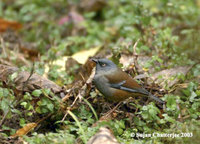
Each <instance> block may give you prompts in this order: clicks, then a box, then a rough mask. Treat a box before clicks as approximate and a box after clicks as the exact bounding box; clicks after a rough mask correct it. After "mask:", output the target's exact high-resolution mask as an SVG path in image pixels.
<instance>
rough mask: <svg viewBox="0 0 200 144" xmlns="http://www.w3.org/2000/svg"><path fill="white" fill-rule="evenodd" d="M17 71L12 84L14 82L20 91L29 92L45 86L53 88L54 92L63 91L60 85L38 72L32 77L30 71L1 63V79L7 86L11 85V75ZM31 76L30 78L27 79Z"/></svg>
mask: <svg viewBox="0 0 200 144" xmlns="http://www.w3.org/2000/svg"><path fill="white" fill-rule="evenodd" d="M15 72H16V73H17V75H16V78H14V81H13V82H12V84H13V83H14V85H15V89H16V90H18V91H23V90H24V91H27V92H32V91H33V90H35V89H44V88H48V89H51V90H52V92H53V93H59V92H61V91H62V89H61V87H60V86H58V85H57V84H55V83H54V82H52V81H50V80H48V79H46V78H44V77H42V76H40V75H38V74H33V75H32V76H31V77H30V73H29V72H26V71H22V72H20V71H19V69H18V68H16V67H10V66H6V65H2V64H0V81H2V82H3V83H4V84H5V85H6V86H9V76H10V75H12V74H13V73H15ZM29 77H30V79H29V80H28V81H27V79H28V78H29ZM25 83H26V85H25Z"/></svg>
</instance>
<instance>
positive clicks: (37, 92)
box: [32, 90, 42, 97]
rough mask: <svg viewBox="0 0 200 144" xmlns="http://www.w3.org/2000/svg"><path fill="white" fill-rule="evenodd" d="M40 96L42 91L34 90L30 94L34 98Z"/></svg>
mask: <svg viewBox="0 0 200 144" xmlns="http://www.w3.org/2000/svg"><path fill="white" fill-rule="evenodd" d="M41 94H42V91H41V90H34V91H33V92H32V95H34V96H36V97H39V96H40V95H41Z"/></svg>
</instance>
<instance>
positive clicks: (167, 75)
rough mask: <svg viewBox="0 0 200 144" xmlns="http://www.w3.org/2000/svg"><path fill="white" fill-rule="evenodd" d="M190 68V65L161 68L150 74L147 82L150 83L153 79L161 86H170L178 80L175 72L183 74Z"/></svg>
mask: <svg viewBox="0 0 200 144" xmlns="http://www.w3.org/2000/svg"><path fill="white" fill-rule="evenodd" d="M190 68H191V66H183V67H175V68H171V69H166V70H162V71H160V72H157V73H154V74H152V76H151V77H150V78H149V80H148V82H149V84H151V82H152V80H153V81H154V82H155V83H157V84H159V85H161V86H162V87H165V86H168V87H171V86H173V85H174V84H176V83H177V82H178V81H179V79H178V77H177V74H183V75H184V76H185V75H186V74H187V72H188V71H189V70H190Z"/></svg>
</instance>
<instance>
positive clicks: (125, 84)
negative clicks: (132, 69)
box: [105, 69, 165, 103]
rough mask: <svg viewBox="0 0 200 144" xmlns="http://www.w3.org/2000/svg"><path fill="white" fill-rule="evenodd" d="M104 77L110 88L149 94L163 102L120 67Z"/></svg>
mask: <svg viewBox="0 0 200 144" xmlns="http://www.w3.org/2000/svg"><path fill="white" fill-rule="evenodd" d="M105 77H106V78H107V79H108V82H109V84H110V87H112V88H115V89H119V90H124V91H127V92H130V93H139V94H142V95H144V96H149V97H150V98H152V99H154V100H155V101H157V102H159V103H165V102H164V101H162V100H161V99H159V98H158V97H156V96H154V95H152V94H151V93H149V92H148V91H147V90H145V89H143V88H142V87H141V86H140V85H139V84H138V83H137V82H136V81H135V80H134V79H133V78H132V77H131V76H129V75H128V74H127V73H125V72H123V71H122V70H121V69H119V70H118V71H117V72H113V73H112V74H109V75H105Z"/></svg>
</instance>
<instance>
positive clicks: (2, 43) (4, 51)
mask: <svg viewBox="0 0 200 144" xmlns="http://www.w3.org/2000/svg"><path fill="white" fill-rule="evenodd" d="M0 42H1V47H2V49H3V54H4V56H5V57H7V53H6V49H5V48H6V47H5V44H4V40H3V38H2V36H1V35H0Z"/></svg>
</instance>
